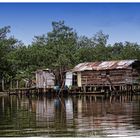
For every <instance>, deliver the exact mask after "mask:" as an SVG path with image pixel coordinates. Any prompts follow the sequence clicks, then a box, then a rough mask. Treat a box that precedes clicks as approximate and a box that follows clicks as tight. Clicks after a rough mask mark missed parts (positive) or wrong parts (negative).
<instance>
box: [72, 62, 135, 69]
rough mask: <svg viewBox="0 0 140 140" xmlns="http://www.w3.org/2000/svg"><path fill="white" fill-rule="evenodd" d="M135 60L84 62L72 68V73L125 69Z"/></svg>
mask: <svg viewBox="0 0 140 140" xmlns="http://www.w3.org/2000/svg"><path fill="white" fill-rule="evenodd" d="M135 61H136V60H118V61H103V62H85V63H80V64H78V65H77V66H75V67H74V69H73V72H76V71H85V70H107V69H126V68H128V67H129V66H130V65H131V64H132V63H133V62H135Z"/></svg>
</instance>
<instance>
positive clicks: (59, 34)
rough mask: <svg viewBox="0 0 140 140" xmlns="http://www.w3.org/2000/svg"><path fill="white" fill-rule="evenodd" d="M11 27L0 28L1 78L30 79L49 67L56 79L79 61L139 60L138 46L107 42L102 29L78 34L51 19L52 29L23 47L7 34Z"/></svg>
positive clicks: (6, 79)
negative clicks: (87, 33)
mask: <svg viewBox="0 0 140 140" xmlns="http://www.w3.org/2000/svg"><path fill="white" fill-rule="evenodd" d="M9 32H10V26H6V27H3V28H0V80H1V81H2V79H5V82H6V83H7V84H8V83H9V81H10V80H11V79H17V80H21V79H22V78H31V76H32V74H31V73H32V72H33V71H35V70H37V69H42V68H45V69H46V68H50V69H52V70H53V71H54V73H55V75H56V77H57V81H59V82H62V79H63V72H64V71H66V70H68V69H71V68H73V66H75V65H76V64H78V63H81V62H86V61H87V62H90V61H104V60H121V59H140V55H139V54H140V45H138V44H137V43H130V42H125V43H122V42H119V43H115V44H114V45H108V44H107V40H108V38H109V36H108V35H105V34H104V33H103V32H102V31H99V32H98V33H96V34H95V35H94V36H93V37H91V38H89V37H86V36H78V35H77V33H76V31H75V30H74V29H73V28H71V27H68V26H67V25H65V23H64V21H59V22H52V31H51V32H48V33H47V34H43V35H41V36H35V37H34V39H33V42H32V44H31V45H28V46H25V45H24V44H23V43H21V42H20V41H18V40H17V39H15V38H14V37H8V36H7V34H8V33H9Z"/></svg>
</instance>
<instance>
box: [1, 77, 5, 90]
mask: <svg viewBox="0 0 140 140" xmlns="http://www.w3.org/2000/svg"><path fill="white" fill-rule="evenodd" d="M1 84H2V91H4V90H5V88H4V78H2V81H1Z"/></svg>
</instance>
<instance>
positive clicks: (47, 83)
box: [36, 69, 55, 89]
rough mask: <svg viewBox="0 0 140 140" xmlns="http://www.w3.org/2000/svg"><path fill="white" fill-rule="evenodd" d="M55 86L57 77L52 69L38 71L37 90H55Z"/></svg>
mask: <svg viewBox="0 0 140 140" xmlns="http://www.w3.org/2000/svg"><path fill="white" fill-rule="evenodd" d="M54 85H55V75H54V74H53V72H52V71H51V70H50V69H43V70H37V71H36V88H46V89H47V88H53V87H54Z"/></svg>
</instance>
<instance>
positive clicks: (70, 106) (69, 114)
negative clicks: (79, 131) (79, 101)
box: [65, 99, 73, 121]
mask: <svg viewBox="0 0 140 140" xmlns="http://www.w3.org/2000/svg"><path fill="white" fill-rule="evenodd" d="M65 107H66V120H67V121H70V120H72V119H73V102H72V99H68V100H65Z"/></svg>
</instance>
